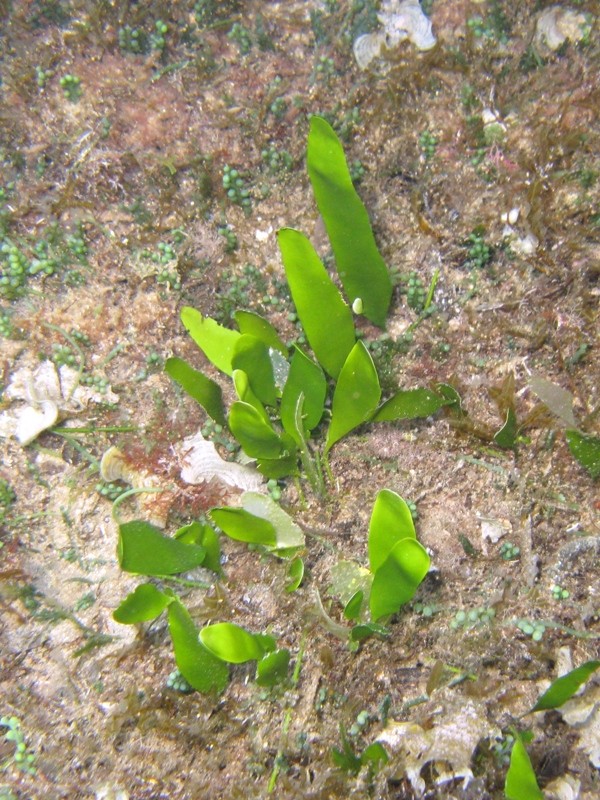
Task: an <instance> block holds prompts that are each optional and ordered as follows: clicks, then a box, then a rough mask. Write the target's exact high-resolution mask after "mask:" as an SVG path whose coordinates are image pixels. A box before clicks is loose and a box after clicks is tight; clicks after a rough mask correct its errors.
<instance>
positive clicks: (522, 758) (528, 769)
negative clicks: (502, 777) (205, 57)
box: [504, 734, 544, 800]
mask: <svg viewBox="0 0 600 800" xmlns="http://www.w3.org/2000/svg"><path fill="white" fill-rule="evenodd" d="M504 794H505V796H506V798H507V800H544V795H543V793H542V792H541V790H540V787H539V786H538V783H537V780H536V777H535V772H534V771H533V767H532V766H531V761H530V760H529V756H528V755H527V750H526V749H525V745H524V744H523V742H522V740H521V737H520V736H519V735H518V734H517V736H516V739H515V743H514V745H513V748H512V752H511V754H510V766H509V768H508V772H507V774H506V781H505V783H504Z"/></svg>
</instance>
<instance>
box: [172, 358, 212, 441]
mask: <svg viewBox="0 0 600 800" xmlns="http://www.w3.org/2000/svg"><path fill="white" fill-rule="evenodd" d="M165 372H166V373H167V375H169V376H170V377H171V378H173V380H174V381H177V383H178V384H179V385H180V386H181V387H182V388H183V389H184V390H185V391H186V392H187V393H188V394H189V395H190V397H193V398H194V400H195V401H196V402H197V403H200V405H201V406H202V408H203V409H204V410H205V411H206V413H207V414H208V415H209V416H210V417H212V419H214V421H215V422H217V423H218V424H219V425H226V424H227V422H226V420H225V410H224V407H223V393H222V391H221V387H220V386H219V384H218V383H215V382H214V381H213V380H211V379H210V378H207V377H206V375H203V374H202V372H199V371H198V370H197V369H194V368H193V367H190V365H189V364H188V363H187V362H186V361H184V360H183V359H181V358H175V357H173V358H168V359H167V362H166V364H165Z"/></svg>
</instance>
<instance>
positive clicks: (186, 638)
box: [169, 600, 229, 693]
mask: <svg viewBox="0 0 600 800" xmlns="http://www.w3.org/2000/svg"><path fill="white" fill-rule="evenodd" d="M169 631H170V633H171V640H172V641H173V651H174V653H175V662H176V664H177V667H178V668H179V671H180V672H181V674H182V675H183V677H184V678H185V679H186V681H187V682H188V683H189V684H190V686H193V687H194V689H196V690H197V691H198V692H204V693H207V692H222V691H223V689H224V688H225V687H226V686H227V682H228V680H229V668H228V666H227V664H225V663H224V662H223V661H221V660H220V659H219V658H217V657H216V656H214V655H213V654H212V653H211V652H210V651H209V650H207V649H206V647H205V646H204V645H203V644H202V643H201V642H200V639H199V638H198V629H197V628H196V626H195V625H194V622H193V620H192V618H191V617H190V614H189V611H188V610H187V608H185V606H184V605H183V604H182V603H181V602H180V601H178V600H177V601H175V602H173V603H171V605H170V606H169Z"/></svg>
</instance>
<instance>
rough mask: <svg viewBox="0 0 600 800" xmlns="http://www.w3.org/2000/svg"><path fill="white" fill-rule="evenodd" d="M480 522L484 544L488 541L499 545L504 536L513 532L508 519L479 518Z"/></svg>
mask: <svg viewBox="0 0 600 800" xmlns="http://www.w3.org/2000/svg"><path fill="white" fill-rule="evenodd" d="M479 521H480V523H481V538H482V539H483V542H484V544H485V542H486V541H488V542H491V543H492V544H497V543H498V542H499V541H500V539H502V537H503V536H506V534H507V533H511V531H512V525H511V524H510V522H509V520H507V519H495V518H493V517H479Z"/></svg>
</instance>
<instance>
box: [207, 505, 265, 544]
mask: <svg viewBox="0 0 600 800" xmlns="http://www.w3.org/2000/svg"><path fill="white" fill-rule="evenodd" d="M209 514H210V518H211V519H212V521H213V522H214V523H215V525H218V526H219V528H221V530H222V531H224V532H225V533H226V534H227V536H230V537H231V538H232V539H235V540H236V541H238V542H251V543H252V544H262V545H264V546H265V547H274V546H275V545H276V543H277V535H276V533H275V528H274V526H273V525H272V523H271V522H269V521H268V520H266V519H261V518H260V517H257V516H255V515H254V514H251V513H250V512H248V511H245V510H244V509H243V508H213V509H212V510H211V511H210V512H209Z"/></svg>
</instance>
